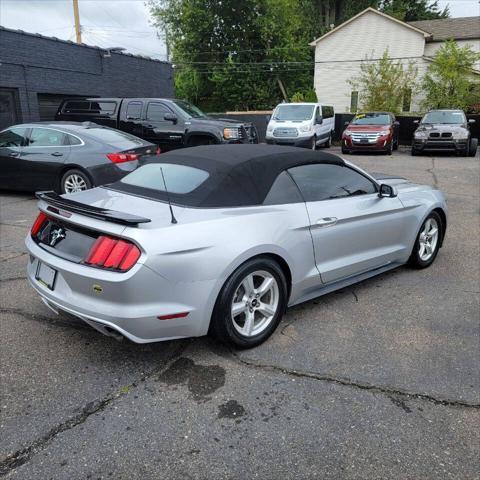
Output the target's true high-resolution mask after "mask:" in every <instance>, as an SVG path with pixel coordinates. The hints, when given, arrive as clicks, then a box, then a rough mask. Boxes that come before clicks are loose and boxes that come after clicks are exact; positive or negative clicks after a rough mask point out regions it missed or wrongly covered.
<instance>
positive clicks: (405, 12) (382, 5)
mask: <svg viewBox="0 0 480 480" xmlns="http://www.w3.org/2000/svg"><path fill="white" fill-rule="evenodd" d="M378 3H379V5H378V8H379V9H380V10H381V11H382V12H384V13H386V14H388V15H391V16H392V17H395V18H398V19H399V20H402V21H404V22H413V21H415V20H434V19H437V18H447V17H448V16H449V10H448V6H447V7H445V8H444V9H443V10H441V9H440V7H439V6H438V1H437V0H435V1H431V0H381V1H380V2H378Z"/></svg>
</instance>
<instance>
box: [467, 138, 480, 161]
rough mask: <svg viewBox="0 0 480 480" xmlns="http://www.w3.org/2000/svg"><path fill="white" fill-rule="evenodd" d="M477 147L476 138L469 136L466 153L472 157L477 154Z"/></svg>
mask: <svg viewBox="0 0 480 480" xmlns="http://www.w3.org/2000/svg"><path fill="white" fill-rule="evenodd" d="M477 147H478V138H471V139H470V149H469V151H468V155H469V156H470V157H474V156H475V155H476V154H477Z"/></svg>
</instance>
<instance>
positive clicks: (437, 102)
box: [422, 40, 480, 110]
mask: <svg viewBox="0 0 480 480" xmlns="http://www.w3.org/2000/svg"><path fill="white" fill-rule="evenodd" d="M479 60H480V54H479V53H476V52H475V51H474V50H473V49H472V48H471V47H469V46H468V45H467V46H465V47H459V46H458V44H457V43H456V42H455V41H454V40H449V41H447V42H445V43H444V45H442V47H441V48H440V49H439V50H438V51H437V53H436V54H435V57H434V58H433V61H432V62H431V63H430V65H429V66H428V69H427V72H426V74H425V77H424V78H423V85H422V86H423V90H424V92H425V99H424V101H423V103H422V106H423V107H424V108H425V109H430V108H461V109H464V110H467V109H468V108H469V107H471V106H473V105H475V104H478V103H480V80H479V78H480V76H479V75H478V74H476V73H474V72H473V68H474V65H475V63H476V62H478V61H479Z"/></svg>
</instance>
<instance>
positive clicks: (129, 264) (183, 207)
mask: <svg viewBox="0 0 480 480" xmlns="http://www.w3.org/2000/svg"><path fill="white" fill-rule="evenodd" d="M37 196H38V198H39V199H40V201H39V208H40V214H39V215H38V218H37V219H36V221H35V223H34V225H33V227H32V229H31V232H30V233H29V235H28V236H27V239H26V245H27V247H28V250H29V252H30V260H29V264H28V278H29V280H30V283H31V285H32V286H33V288H34V289H35V290H36V291H37V292H38V294H39V295H40V296H41V298H42V300H43V301H44V302H45V303H46V304H47V305H48V306H49V307H51V308H52V309H53V310H54V311H57V312H59V311H60V312H67V313H70V314H73V315H75V316H76V317H79V318H80V319H82V320H84V321H85V322H87V323H88V324H90V325H91V326H93V327H94V328H96V329H98V330H99V331H100V332H102V333H104V334H106V335H111V336H114V337H126V338H128V339H130V340H132V341H134V342H138V343H144V342H156V341H160V340H168V339H174V338H181V337H194V336H201V335H205V334H207V333H209V332H211V333H213V334H215V335H216V336H217V337H218V338H219V339H221V340H222V341H224V342H227V343H230V344H233V345H234V346H237V347H244V348H246V347H253V346H255V345H258V344H260V343H261V342H263V341H264V340H265V339H266V338H267V337H268V336H269V335H271V334H272V332H273V331H274V330H275V328H276V327H277V325H278V324H279V322H280V319H281V317H282V315H283V314H284V312H285V309H286V308H287V307H288V306H292V305H296V304H298V303H301V302H305V301H307V300H310V299H312V298H314V297H318V296H320V295H323V294H326V293H329V292H332V291H333V290H337V289H340V288H344V287H345V286H347V285H350V284H353V283H355V282H359V281H361V280H365V279H366V278H369V277H372V276H373V275H378V274H380V273H382V272H385V271H387V270H390V269H392V268H395V267H398V266H399V265H403V264H406V263H408V264H410V265H411V266H412V267H415V268H424V267H428V266H429V265H430V264H431V263H432V262H433V261H434V260H435V257H436V255H437V253H438V250H439V248H440V247H441V246H442V242H443V239H444V236H445V230H446V226H447V220H446V218H447V207H446V204H445V199H444V196H443V195H442V193H441V192H440V191H438V190H436V189H434V188H432V187H430V186H426V185H416V184H413V183H411V182H409V181H408V180H405V179H403V178H393V177H388V176H382V175H369V174H368V173H366V172H364V171H363V170H361V169H360V168H358V167H356V166H354V165H352V164H350V163H348V162H346V161H345V160H343V159H342V158H340V157H338V156H336V155H332V154H330V153H326V152H315V151H308V150H302V149H297V148H293V147H281V146H270V145H215V146H202V147H194V148H188V149H182V150H177V151H172V152H169V153H166V154H163V155H161V156H159V157H152V159H151V163H146V164H145V165H143V166H141V167H140V168H138V169H137V170H135V171H133V172H132V173H130V174H128V175H127V176H125V177H124V178H122V179H121V180H119V181H117V182H116V183H112V184H109V185H105V186H103V187H97V188H94V189H92V190H88V191H85V192H78V193H74V194H71V195H67V196H58V195H57V194H55V193H53V192H43V193H38V194H37Z"/></svg>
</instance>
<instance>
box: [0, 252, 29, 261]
mask: <svg viewBox="0 0 480 480" xmlns="http://www.w3.org/2000/svg"><path fill="white" fill-rule="evenodd" d="M24 255H28V253H27V252H23V253H20V254H19V255H14V256H13V257H7V258H2V259H1V260H0V263H3V262H8V261H9V260H15V259H16V258H20V257H23V256H24Z"/></svg>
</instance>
